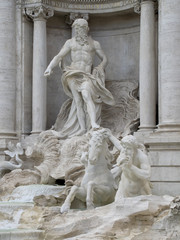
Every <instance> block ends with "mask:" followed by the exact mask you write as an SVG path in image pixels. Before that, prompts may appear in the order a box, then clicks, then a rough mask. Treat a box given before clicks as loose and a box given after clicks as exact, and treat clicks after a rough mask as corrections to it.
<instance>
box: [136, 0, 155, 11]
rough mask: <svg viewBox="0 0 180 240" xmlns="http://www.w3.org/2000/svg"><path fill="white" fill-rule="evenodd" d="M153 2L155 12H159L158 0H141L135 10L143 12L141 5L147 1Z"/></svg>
mask: <svg viewBox="0 0 180 240" xmlns="http://www.w3.org/2000/svg"><path fill="white" fill-rule="evenodd" d="M149 2H152V3H154V8H155V13H157V12H158V0H139V1H138V3H137V4H136V5H135V6H134V12H135V13H138V14H140V13H141V5H142V4H145V3H149Z"/></svg>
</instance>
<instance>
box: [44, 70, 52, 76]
mask: <svg viewBox="0 0 180 240" xmlns="http://www.w3.org/2000/svg"><path fill="white" fill-rule="evenodd" d="M51 73H52V69H50V68H47V69H46V71H45V72H44V76H45V77H48V76H50V75H51Z"/></svg>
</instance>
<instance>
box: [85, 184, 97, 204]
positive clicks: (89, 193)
mask: <svg viewBox="0 0 180 240" xmlns="http://www.w3.org/2000/svg"><path fill="white" fill-rule="evenodd" d="M95 185H96V184H95V183H94V182H93V181H89V182H88V184H87V196H86V207H87V209H93V208H94V203H93V200H94V199H93V189H94V186H95Z"/></svg>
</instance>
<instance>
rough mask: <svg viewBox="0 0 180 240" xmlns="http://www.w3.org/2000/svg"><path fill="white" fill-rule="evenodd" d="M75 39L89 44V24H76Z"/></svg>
mask: <svg viewBox="0 0 180 240" xmlns="http://www.w3.org/2000/svg"><path fill="white" fill-rule="evenodd" d="M74 29H75V39H76V41H77V42H78V43H79V44H80V45H87V44H88V27H87V25H75V26H74Z"/></svg>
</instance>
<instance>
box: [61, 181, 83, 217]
mask: <svg viewBox="0 0 180 240" xmlns="http://www.w3.org/2000/svg"><path fill="white" fill-rule="evenodd" d="M75 197H77V198H78V199H80V200H81V201H82V202H85V200H86V190H85V189H84V188H83V187H77V186H73V187H72V188H71V191H70V193H69V194H68V196H67V197H66V200H65V202H64V203H63V205H62V207H61V213H64V212H68V211H69V209H70V207H71V203H72V201H73V200H74V198H75Z"/></svg>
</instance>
